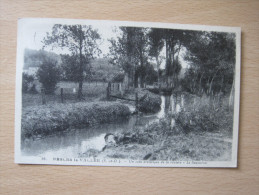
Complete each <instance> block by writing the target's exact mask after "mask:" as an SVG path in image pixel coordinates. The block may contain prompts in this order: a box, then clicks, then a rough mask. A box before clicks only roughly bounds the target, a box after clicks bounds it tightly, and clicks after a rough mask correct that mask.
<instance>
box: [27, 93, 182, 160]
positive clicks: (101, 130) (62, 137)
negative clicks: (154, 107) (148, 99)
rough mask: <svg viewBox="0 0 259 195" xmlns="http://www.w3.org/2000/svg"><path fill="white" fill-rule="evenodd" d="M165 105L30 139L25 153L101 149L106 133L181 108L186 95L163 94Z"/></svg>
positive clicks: (59, 153)
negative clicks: (123, 117)
mask: <svg viewBox="0 0 259 195" xmlns="http://www.w3.org/2000/svg"><path fill="white" fill-rule="evenodd" d="M161 100H162V103H161V109H160V111H159V112H158V113H156V114H145V115H132V116H131V117H130V118H129V119H125V120H120V121H116V122H115V123H110V124H100V125H96V126H94V127H86V128H82V129H69V130H68V131H66V132H63V133H58V134H55V135H52V136H48V137H45V138H43V139H38V140H27V141H25V142H24V143H23V144H22V154H23V155H25V156H44V157H50V158H52V157H78V154H79V153H84V152H86V151H87V150H90V149H94V150H98V151H101V150H102V148H103V147H104V146H105V140H104V136H105V135H106V133H119V132H123V131H130V130H132V129H133V128H135V127H145V126H146V125H149V124H151V123H153V122H155V121H158V120H159V119H162V118H164V117H165V116H166V115H167V114H169V113H177V112H179V111H180V110H181V109H182V108H183V105H184V97H183V96H182V95H171V96H161Z"/></svg>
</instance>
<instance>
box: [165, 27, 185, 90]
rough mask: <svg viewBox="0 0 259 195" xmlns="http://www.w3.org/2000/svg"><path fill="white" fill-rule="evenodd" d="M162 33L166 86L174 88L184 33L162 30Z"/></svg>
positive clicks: (179, 66) (179, 67)
mask: <svg viewBox="0 0 259 195" xmlns="http://www.w3.org/2000/svg"><path fill="white" fill-rule="evenodd" d="M163 33H164V40H165V45H166V74H167V77H168V79H167V84H168V85H170V86H171V85H172V86H173V87H176V84H177V83H178V75H179V73H180V70H181V64H180V61H179V55H180V51H181V49H182V45H183V42H184V38H185V32H184V31H182V30H175V29H164V31H163Z"/></svg>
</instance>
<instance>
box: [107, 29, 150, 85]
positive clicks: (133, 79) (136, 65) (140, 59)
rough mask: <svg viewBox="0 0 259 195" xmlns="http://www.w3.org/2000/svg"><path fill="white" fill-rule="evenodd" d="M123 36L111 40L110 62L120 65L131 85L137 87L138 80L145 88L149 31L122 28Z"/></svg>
mask: <svg viewBox="0 0 259 195" xmlns="http://www.w3.org/2000/svg"><path fill="white" fill-rule="evenodd" d="M120 31H121V36H118V37H117V40H116V39H112V40H110V42H111V47H110V56H111V60H110V62H111V63H113V64H116V65H119V66H120V67H121V68H122V69H123V70H124V71H125V73H126V74H127V75H128V76H129V78H130V85H131V86H134V87H137V85H138V79H140V84H141V86H142V87H143V85H144V82H145V76H146V75H147V72H145V70H146V69H145V67H146V66H147V64H148V55H147V54H148V50H147V46H148V40H147V36H146V34H147V29H145V28H139V27H120Z"/></svg>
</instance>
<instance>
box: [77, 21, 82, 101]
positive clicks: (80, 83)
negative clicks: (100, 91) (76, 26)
mask: <svg viewBox="0 0 259 195" xmlns="http://www.w3.org/2000/svg"><path fill="white" fill-rule="evenodd" d="M80 30H81V31H80V40H79V86H78V95H77V98H78V99H82V97H83V93H82V89H83V80H84V78H83V56H82V44H83V40H82V39H83V38H82V26H80Z"/></svg>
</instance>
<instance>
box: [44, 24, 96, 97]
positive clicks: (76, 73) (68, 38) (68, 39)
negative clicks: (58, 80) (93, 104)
mask: <svg viewBox="0 0 259 195" xmlns="http://www.w3.org/2000/svg"><path fill="white" fill-rule="evenodd" d="M98 39H100V35H99V34H98V32H97V30H94V29H92V26H90V25H89V26H86V25H61V24H55V25H54V26H53V28H52V33H51V35H50V34H49V33H48V34H47V36H46V38H45V39H44V40H43V42H44V44H45V45H46V46H48V45H52V46H53V47H59V48H62V49H63V48H67V49H68V50H69V51H70V52H71V56H70V57H71V58H70V57H69V56H66V57H63V61H65V63H64V64H65V67H67V69H66V70H67V72H69V70H70V73H68V74H69V77H70V78H71V77H72V78H73V79H76V80H77V81H78V83H79V90H78V98H79V99H80V98H82V95H83V94H82V87H83V80H84V72H85V71H86V70H89V69H88V68H86V69H84V66H89V62H90V59H91V58H93V57H94V55H95V54H96V53H100V50H99V49H98V47H97V40H98ZM69 58H70V59H69ZM74 58H77V60H76V61H75V62H74V64H73V63H72V65H73V66H78V68H75V69H74V70H73V71H71V68H70V67H68V66H71V61H73V59H74ZM67 65H68V66H67Z"/></svg>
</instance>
